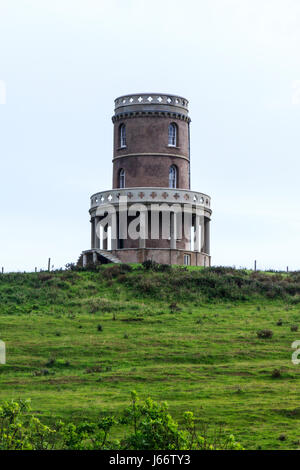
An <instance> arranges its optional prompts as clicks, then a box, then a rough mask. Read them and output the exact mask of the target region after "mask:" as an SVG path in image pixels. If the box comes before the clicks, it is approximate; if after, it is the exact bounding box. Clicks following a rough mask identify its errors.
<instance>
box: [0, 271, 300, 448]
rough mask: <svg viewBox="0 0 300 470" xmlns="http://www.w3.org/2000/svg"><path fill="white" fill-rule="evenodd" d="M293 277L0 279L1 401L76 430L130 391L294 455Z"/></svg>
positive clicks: (246, 443) (121, 403) (249, 443)
mask: <svg viewBox="0 0 300 470" xmlns="http://www.w3.org/2000/svg"><path fill="white" fill-rule="evenodd" d="M174 273H175V274H174ZM268 278H269V279H271V280H268ZM299 279H300V278H299V275H297V276H294V277H293V275H292V274H291V275H290V276H287V275H274V276H269V275H267V274H261V275H260V274H258V273H250V272H249V273H248V272H239V271H235V272H233V273H225V274H224V273H215V272H211V270H209V269H206V270H200V269H198V270H195V269H194V270H190V271H184V270H179V269H173V270H172V272H152V271H143V269H142V268H141V267H139V266H134V268H133V271H132V272H127V271H126V270H125V271H124V272H123V271H122V269H120V268H119V267H116V266H113V267H111V266H106V267H102V268H101V269H100V270H99V271H98V272H88V271H86V272H73V271H62V272H53V273H33V274H6V275H2V276H0V302H1V303H0V339H1V340H3V341H5V342H6V347H7V364H6V365H0V401H3V400H6V399H12V398H14V399H16V398H31V400H32V408H33V410H34V412H35V413H36V414H37V415H38V416H39V417H40V419H41V420H42V421H44V422H51V421H53V420H55V419H57V418H62V419H63V420H65V421H68V420H72V421H79V420H82V419H95V418H96V417H97V416H99V414H100V413H107V412H112V411H113V412H115V413H118V412H120V410H122V409H123V408H124V407H125V406H126V405H127V404H128V402H129V399H130V391H131V390H136V391H137V392H138V394H139V396H140V397H141V398H146V397H148V396H151V397H152V398H153V399H155V400H158V401H167V402H168V404H169V409H170V411H171V413H172V414H173V415H174V417H175V418H176V419H178V420H179V421H180V420H181V416H182V413H183V412H184V411H186V410H191V411H193V412H194V413H195V415H196V416H197V417H198V418H199V421H201V422H204V423H208V424H209V430H210V431H209V432H214V430H215V429H216V428H218V427H219V426H220V425H222V428H223V429H224V430H226V431H229V432H231V433H233V434H234V436H235V438H236V440H237V441H239V442H240V443H241V444H242V445H243V447H244V448H246V449H258V448H261V449H297V448H299V447H300V365H299V366H297V365H293V364H292V362H291V355H292V352H293V350H292V349H291V344H292V342H293V341H295V340H297V339H300V331H299V332H297V331H291V326H292V325H299V326H300V303H299V292H300V288H299V285H300V281H299ZM279 319H282V325H281V326H279V325H277V322H278V320H279ZM259 329H271V330H272V331H273V337H272V338H271V339H259V338H258V337H257V334H256V332H257V330H259ZM274 369H279V370H280V372H281V375H280V377H273V376H272V372H273V371H274ZM280 436H281V439H279V437H280Z"/></svg>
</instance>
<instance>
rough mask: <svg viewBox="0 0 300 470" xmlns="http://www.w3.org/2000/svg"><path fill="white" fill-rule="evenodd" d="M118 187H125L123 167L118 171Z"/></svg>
mask: <svg viewBox="0 0 300 470" xmlns="http://www.w3.org/2000/svg"><path fill="white" fill-rule="evenodd" d="M119 188H125V170H123V168H122V169H121V170H120V172H119Z"/></svg>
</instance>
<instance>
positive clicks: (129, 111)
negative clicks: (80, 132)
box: [112, 93, 190, 122]
mask: <svg viewBox="0 0 300 470" xmlns="http://www.w3.org/2000/svg"><path fill="white" fill-rule="evenodd" d="M188 103H189V102H188V100H187V99H186V98H183V97H182V96H177V95H166V94H163V93H140V94H134V95H124V96H119V97H118V98H116V99H115V115H114V116H113V118H112V119H113V122H114V121H115V120H117V119H119V118H120V117H124V116H125V117H131V116H141V115H149V114H150V115H151V114H154V115H161V116H163V115H166V114H167V113H168V114H170V115H172V116H174V117H178V118H181V119H187V120H190V118H189V117H188Z"/></svg>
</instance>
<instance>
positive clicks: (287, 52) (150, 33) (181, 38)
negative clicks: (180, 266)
mask: <svg viewBox="0 0 300 470" xmlns="http://www.w3.org/2000/svg"><path fill="white" fill-rule="evenodd" d="M299 48H300V2H299V1H298V0H197V1H196V0H195V1H194V0H186V1H185V2H183V1H182V0H173V1H169V0H161V1H158V0H152V1H151V2H150V1H147V2H146V1H144V0H109V1H108V0H107V1H106V2H104V1H101V0H97V1H96V0H80V1H79V0H0V88H1V87H2V88H1V89H2V92H1V89H0V103H1V102H2V101H1V96H2V95H3V84H4V85H5V86H6V104H0V171H1V185H0V188H1V190H0V217H1V236H0V266H4V267H5V269H6V270H33V269H34V267H35V266H37V267H38V268H41V267H43V268H45V267H46V266H47V259H48V257H51V259H52V263H53V264H54V265H55V267H60V266H64V265H65V264H66V263H67V262H69V261H76V260H77V258H78V256H79V254H80V252H81V251H82V250H84V249H88V248H89V243H90V223H89V214H88V209H89V197H90V195H91V194H92V193H95V192H97V191H100V190H104V189H110V187H111V179H112V178H111V170H112V163H111V159H112V123H111V116H112V114H113V105H114V103H113V100H114V98H115V97H117V96H119V95H122V94H129V93H135V92H148V91H149V92H168V93H174V94H179V95H181V96H185V97H186V98H188V99H189V101H190V115H191V118H192V124H191V157H192V188H193V189H195V190H199V191H202V192H205V193H208V194H210V195H211V197H212V207H213V219H212V227H211V228H212V241H211V250H212V261H213V264H216V265H236V266H237V267H239V266H246V267H250V266H252V265H253V260H254V259H257V260H258V267H259V268H270V267H272V268H275V269H285V267H286V266H287V265H288V266H289V267H290V268H291V269H300V250H299V232H300V215H299V206H300V189H299V173H300V158H299V156H300V152H299V150H300V139H299V120H300V54H299ZM1 93H2V95H1Z"/></svg>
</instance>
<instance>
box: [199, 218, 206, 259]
mask: <svg viewBox="0 0 300 470" xmlns="http://www.w3.org/2000/svg"><path fill="white" fill-rule="evenodd" d="M200 231H201V247H200V248H201V249H200V251H201V252H202V253H205V222H204V217H203V216H202V217H201V228H200Z"/></svg>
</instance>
